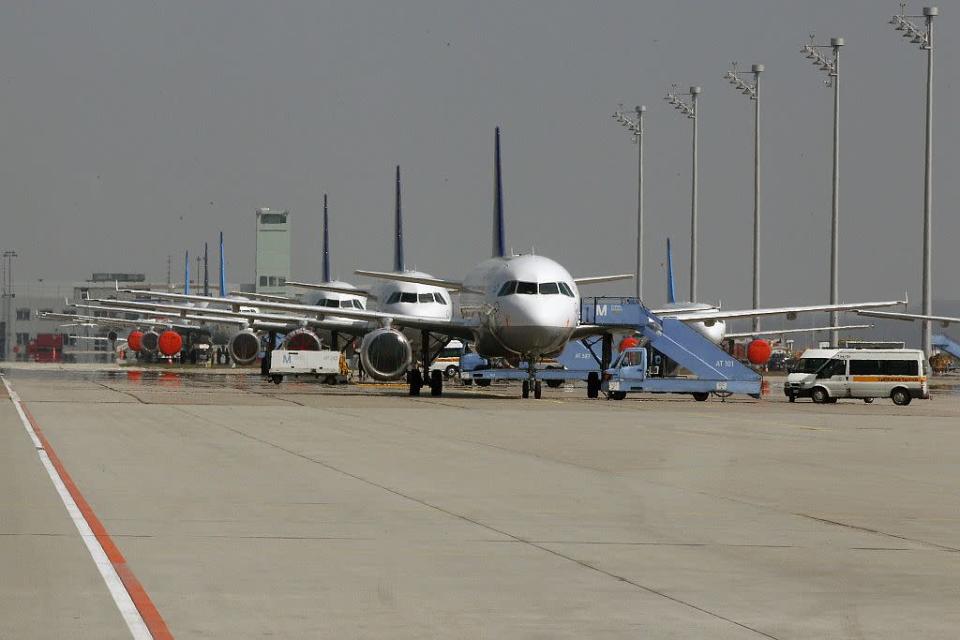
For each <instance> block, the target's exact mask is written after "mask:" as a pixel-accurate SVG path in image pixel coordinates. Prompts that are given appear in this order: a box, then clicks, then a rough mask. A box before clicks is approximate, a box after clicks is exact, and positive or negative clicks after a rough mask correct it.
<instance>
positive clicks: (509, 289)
mask: <svg viewBox="0 0 960 640" xmlns="http://www.w3.org/2000/svg"><path fill="white" fill-rule="evenodd" d="M515 293H516V294H520V295H537V294H538V293H539V294H540V295H542V296H556V295H565V296H567V297H568V298H573V297H574V295H573V289H571V288H570V285H568V284H567V283H566V282H541V283H540V284H537V283H536V282H521V281H518V280H510V281H508V282H505V283H503V286H502V287H500V292H499V293H497V297H503V296H512V295H513V294H515Z"/></svg>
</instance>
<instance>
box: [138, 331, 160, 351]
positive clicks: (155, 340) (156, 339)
mask: <svg viewBox="0 0 960 640" xmlns="http://www.w3.org/2000/svg"><path fill="white" fill-rule="evenodd" d="M158 346H160V334H159V333H157V332H156V331H154V330H153V329H150V331H144V332H143V335H142V336H140V351H143V352H144V353H156V352H157V347H158Z"/></svg>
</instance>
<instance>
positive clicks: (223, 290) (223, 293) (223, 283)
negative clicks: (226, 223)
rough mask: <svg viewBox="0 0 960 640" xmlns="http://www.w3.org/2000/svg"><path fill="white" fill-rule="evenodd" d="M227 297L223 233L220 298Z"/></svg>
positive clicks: (221, 237) (221, 235) (221, 240)
mask: <svg viewBox="0 0 960 640" xmlns="http://www.w3.org/2000/svg"><path fill="white" fill-rule="evenodd" d="M226 296H227V267H226V264H225V263H224V257H223V231H221V232H220V297H221V298H225V297H226Z"/></svg>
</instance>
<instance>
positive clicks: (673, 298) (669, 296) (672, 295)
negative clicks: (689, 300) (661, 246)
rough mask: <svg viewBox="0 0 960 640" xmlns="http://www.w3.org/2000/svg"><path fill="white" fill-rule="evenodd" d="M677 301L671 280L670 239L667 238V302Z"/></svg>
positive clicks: (675, 290)
mask: <svg viewBox="0 0 960 640" xmlns="http://www.w3.org/2000/svg"><path fill="white" fill-rule="evenodd" d="M676 301H677V289H676V284H675V282H674V279H673V252H671V251H670V238H667V302H669V303H671V304H672V303H674V302H676Z"/></svg>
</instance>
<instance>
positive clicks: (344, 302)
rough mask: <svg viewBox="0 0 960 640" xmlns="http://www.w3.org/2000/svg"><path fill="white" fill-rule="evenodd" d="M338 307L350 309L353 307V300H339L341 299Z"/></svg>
mask: <svg viewBox="0 0 960 640" xmlns="http://www.w3.org/2000/svg"><path fill="white" fill-rule="evenodd" d="M340 308H341V309H352V308H353V300H341V301H340Z"/></svg>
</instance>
